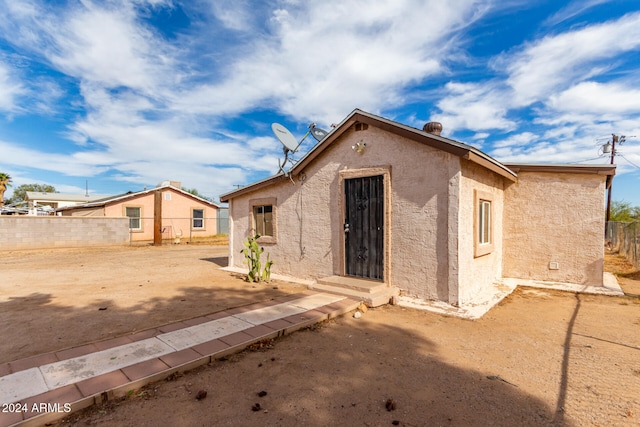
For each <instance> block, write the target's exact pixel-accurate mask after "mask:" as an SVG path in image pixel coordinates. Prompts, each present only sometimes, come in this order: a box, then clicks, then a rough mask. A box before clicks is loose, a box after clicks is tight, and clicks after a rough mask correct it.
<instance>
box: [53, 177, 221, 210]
mask: <svg viewBox="0 0 640 427" xmlns="http://www.w3.org/2000/svg"><path fill="white" fill-rule="evenodd" d="M168 182H169V181H165V182H163V183H161V184H160V186H158V187H155V188H150V189H148V190H142V191H137V192H131V191H129V192H128V193H124V194H118V195H115V196H107V197H103V198H102V199H97V200H93V201H91V202H87V203H82V204H80V205H75V206H65V207H61V208H58V209H56V211H64V210H69V209H78V208H95V207H99V206H105V205H106V204H109V203H113V202H119V201H121V200H126V199H130V198H134V197H137V196H140V195H144V194H148V193H153V192H154V191H158V190H162V189H167V188H170V189H172V190H174V191H177V192H179V193H182V194H184V195H185V196H187V197H191V198H193V199H196V200H199V201H201V202H203V203H208V204H210V205H211V206H214V207H216V208H220V206H219V205H218V204H217V203H214V202H212V201H211V200H207V199H203V198H202V197H198V196H194V195H193V194H191V193H189V192H188V191H184V190H182V189H181V188H178V187H175V186H174V185H171V184H169V183H168ZM175 182H176V181H171V183H175Z"/></svg>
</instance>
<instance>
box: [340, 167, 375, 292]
mask: <svg viewBox="0 0 640 427" xmlns="http://www.w3.org/2000/svg"><path fill="white" fill-rule="evenodd" d="M344 192H345V200H346V206H345V224H344V232H345V273H346V275H347V276H356V277H364V278H368V279H375V280H383V263H384V259H383V255H384V186H383V179H382V175H378V176H368V177H364V178H352V179H346V180H345V181H344Z"/></svg>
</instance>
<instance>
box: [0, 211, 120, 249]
mask: <svg viewBox="0 0 640 427" xmlns="http://www.w3.org/2000/svg"><path fill="white" fill-rule="evenodd" d="M128 242H129V221H128V219H126V218H108V217H68V216H66V217H63V216H0V250H13V249H41V248H64V247H87V246H113V245H125V244H128Z"/></svg>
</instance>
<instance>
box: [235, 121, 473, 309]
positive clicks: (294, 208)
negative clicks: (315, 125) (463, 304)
mask: <svg viewBox="0 0 640 427" xmlns="http://www.w3.org/2000/svg"><path fill="white" fill-rule="evenodd" d="M356 142H364V143H366V149H365V151H364V153H363V154H358V153H356V152H355V151H354V150H353V149H352V148H351V147H352V145H354V144H355V143H356ZM367 168H372V171H371V175H377V174H379V171H380V170H388V171H389V176H390V182H391V185H390V188H388V189H387V190H388V191H389V194H388V201H389V202H390V203H389V205H388V206H387V207H388V208H389V211H390V224H389V226H388V227H387V228H388V229H387V230H386V231H387V232H388V235H387V236H388V239H387V242H386V244H387V249H388V250H389V251H390V252H389V257H388V258H389V259H388V261H390V268H387V271H385V277H386V278H387V283H389V284H390V285H394V286H397V287H399V288H401V289H403V290H404V291H405V293H406V294H409V295H413V296H419V297H422V298H434V299H440V300H445V301H447V300H449V298H450V296H449V280H450V277H451V276H452V275H454V276H455V273H456V271H455V270H456V267H455V265H453V266H451V265H450V259H451V256H452V253H453V256H454V258H455V253H456V251H457V238H456V236H457V232H456V233H454V236H453V237H451V235H450V229H453V230H457V226H458V225H457V215H458V212H457V211H458V201H457V193H458V191H459V180H460V174H461V171H460V160H459V158H458V157H456V156H453V155H450V154H448V153H445V152H443V151H440V150H437V149H434V148H431V147H428V146H426V145H424V144H420V143H417V142H415V141H412V140H408V139H404V138H401V137H399V136H396V135H393V134H390V133H388V132H386V131H383V130H381V129H378V128H375V127H372V126H370V127H369V128H368V129H367V130H363V131H358V132H356V131H354V130H349V131H346V132H345V133H344V134H343V136H342V137H341V138H340V139H339V140H338V141H336V142H335V143H334V144H333V145H332V146H330V147H328V148H327V149H325V151H324V152H323V153H322V155H321V156H320V157H319V158H317V159H316V160H315V161H313V162H312V163H311V164H310V165H308V166H307V167H306V168H305V170H304V171H303V173H304V177H305V180H304V182H302V181H301V180H300V179H298V178H296V179H295V181H294V182H291V181H284V182H280V183H277V184H275V185H272V186H269V187H267V188H262V189H260V190H259V191H256V192H253V193H249V194H245V195H241V196H238V197H235V198H233V199H232V200H231V202H230V207H229V213H230V217H231V218H232V220H231V221H230V227H231V229H230V236H231V237H230V248H229V255H230V265H234V266H243V261H244V258H243V257H242V255H241V254H240V250H241V249H242V248H243V246H242V242H243V240H244V239H246V237H247V236H248V235H249V232H250V226H251V225H250V221H251V216H250V212H251V210H250V200H251V199H255V198H267V197H275V198H276V199H277V212H276V221H277V243H275V244H268V245H267V244H265V245H264V248H265V254H266V253H270V255H271V259H272V260H273V261H274V262H275V264H274V266H273V268H272V271H273V272H274V273H281V274H289V275H293V276H296V277H300V278H309V279H316V278H320V277H324V276H330V275H334V274H343V272H344V270H343V268H344V267H343V261H342V253H343V247H344V232H343V220H342V210H343V200H342V191H343V189H342V188H340V178H339V176H340V171H347V170H349V171H356V173H358V174H366V173H367V171H366V169H367ZM374 168H378V169H374ZM450 192H452V194H453V195H454V196H453V198H452V199H451V200H450V197H449V194H450ZM452 200H453V202H452ZM450 219H451V220H450ZM450 270H451V271H450Z"/></svg>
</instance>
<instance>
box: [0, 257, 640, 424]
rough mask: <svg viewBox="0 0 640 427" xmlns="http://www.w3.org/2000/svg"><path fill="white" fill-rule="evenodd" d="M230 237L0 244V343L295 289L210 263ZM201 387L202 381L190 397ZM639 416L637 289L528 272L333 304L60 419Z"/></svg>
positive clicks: (198, 310) (41, 345)
mask: <svg viewBox="0 0 640 427" xmlns="http://www.w3.org/2000/svg"><path fill="white" fill-rule="evenodd" d="M225 253H226V252H225V250H224V249H217V248H214V247H211V246H180V247H177V246H168V247H162V248H153V247H146V248H126V249H122V248H120V249H117V250H116V249H113V250H112V249H109V250H106V251H102V250H89V251H78V250H69V251H67V250H58V251H44V252H43V251H40V252H29V253H24V252H22V253H14V254H7V253H3V254H2V255H3V256H2V258H1V261H0V274H2V281H1V283H2V286H0V289H1V291H0V292H1V293H0V308H1V312H0V316H2V317H1V319H0V320H2V322H3V325H5V326H4V329H5V330H6V333H7V334H8V337H9V339H3V340H2V342H1V343H0V346H1V347H0V354H1V355H2V358H3V360H5V361H6V360H9V359H15V358H17V357H25V356H28V355H30V354H36V353H41V352H44V351H49V350H53V349H58V348H61V347H68V346H71V345H76V344H78V343H80V342H82V343H84V342H86V341H91V340H97V339H103V338H107V337H111V336H114V335H120V334H123V333H128V332H131V331H133V330H139V329H144V328H148V327H151V326H156V325H158V324H162V323H168V322H170V321H173V320H177V319H181V318H188V317H195V316H198V315H200V314H204V313H205V312H212V311H217V310H222V309H224V308H227V307H230V306H234V305H240V304H247V303H249V302H253V301H256V300H259V299H265V298H271V297H273V296H274V295H276V294H278V293H282V292H293V291H294V290H295V289H292V288H288V285H284V284H279V285H280V286H279V289H273V288H272V286H271V285H269V286H267V285H257V286H256V287H255V288H254V287H251V285H248V284H247V283H245V282H244V281H242V280H241V279H240V278H236V277H233V276H231V275H229V274H227V273H224V272H220V271H219V270H218V266H219V265H221V264H224V262H225V261H224V259H223V258H222V256H223V255H224V254H225ZM612 259H613V262H609V264H610V265H613V267H614V268H616V269H618V270H619V271H620V272H622V273H624V274H625V277H624V278H623V279H622V285H623V288H624V289H625V290H626V291H628V292H630V293H634V294H635V295H638V294H640V292H638V291H639V290H640V287H639V286H638V284H639V283H640V282H639V281H638V280H636V279H638V278H639V277H637V273H635V272H634V271H633V269H630V268H629V267H628V266H625V264H624V263H623V262H621V261H619V260H617V259H615V258H612ZM625 268H626V270H624V271H622V270H623V269H625ZM104 307H106V310H100V308H104ZM6 336H7V335H4V333H3V338H5V337H6ZM78 340H79V341H78ZM14 341H15V342H14ZM200 390H206V391H207V393H208V394H207V397H206V398H205V399H202V400H199V401H198V400H196V399H195V396H196V394H197V393H198V391H200ZM261 391H264V392H266V393H267V394H266V395H264V396H258V393H259V392H261ZM390 399H391V400H390ZM256 403H260V406H261V409H260V410H259V411H253V410H252V407H254V408H255V404H256ZM387 407H389V409H393V410H391V411H388V410H387ZM639 424H640V296H635V297H634V296H627V297H603V296H590V295H575V294H571V293H562V292H556V291H546V290H545V291H542V290H537V289H530V288H520V289H518V290H516V292H515V293H514V294H512V295H511V296H510V297H508V298H507V299H506V300H505V301H503V302H502V303H501V304H500V305H499V306H498V307H495V308H494V309H493V310H491V311H490V312H489V313H488V314H487V315H485V316H484V317H483V318H482V319H480V320H476V321H469V320H462V319H456V318H450V317H444V316H441V315H438V314H433V313H428V312H422V311H416V310H412V309H405V308H401V307H397V306H385V307H381V308H377V309H373V310H368V311H367V312H366V313H364V314H363V316H362V317H361V318H360V319H354V318H353V317H351V316H344V317H342V318H338V319H336V320H333V321H329V322H325V323H324V324H322V325H319V326H318V327H315V328H312V329H307V330H304V331H299V332H296V333H294V334H292V335H288V336H285V337H283V338H280V339H278V340H276V341H273V342H270V343H267V344H264V345H262V346H260V347H259V348H258V347H257V346H256V348H254V349H253V350H247V351H245V352H243V353H241V354H237V355H234V356H231V357H228V358H226V359H225V360H218V361H216V362H214V363H212V364H210V365H206V366H202V367H200V368H198V369H196V370H194V371H191V372H189V373H186V374H184V375H178V376H172V377H171V378H170V380H167V381H161V382H158V383H154V384H151V385H149V386H147V387H145V388H144V389H142V390H135V391H132V392H131V393H130V395H129V396H128V397H126V398H124V399H122V400H117V401H111V402H107V403H106V404H105V405H103V406H99V407H93V408H89V409H88V410H86V411H83V412H80V413H78V414H74V415H72V416H71V417H69V418H67V419H66V420H64V421H60V422H59V423H58V425H80V426H84V425H102V426H113V425H118V426H121V425H122V426H156V425H173V426H266V425H268V426H298V425H309V426H329V425H336V426H342V425H347V426H359V425H363V426H386V425H404V426H431V425H433V426H469V425H473V426H475V425H497V426H516V425H517V426H540V425H563V426H585V425H594V426H615V425H620V426H627V425H628V426H631V425H639Z"/></svg>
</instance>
